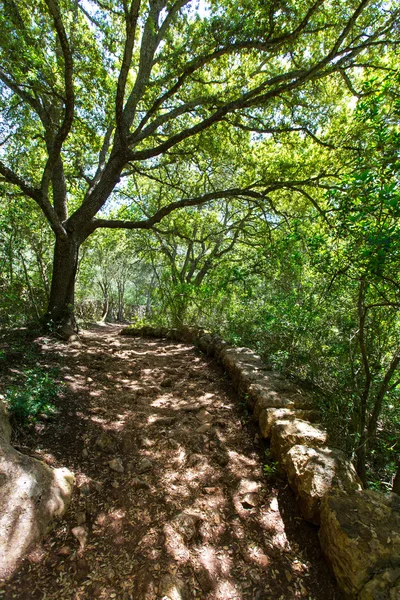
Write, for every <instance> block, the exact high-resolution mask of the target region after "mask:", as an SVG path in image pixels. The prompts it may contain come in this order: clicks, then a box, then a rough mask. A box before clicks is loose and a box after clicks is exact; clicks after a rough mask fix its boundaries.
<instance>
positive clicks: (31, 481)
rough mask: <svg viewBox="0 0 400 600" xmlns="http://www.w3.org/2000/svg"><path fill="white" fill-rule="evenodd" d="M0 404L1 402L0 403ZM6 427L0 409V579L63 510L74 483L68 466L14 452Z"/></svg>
mask: <svg viewBox="0 0 400 600" xmlns="http://www.w3.org/2000/svg"><path fill="white" fill-rule="evenodd" d="M0 404H1V403H0ZM10 431H11V430H10V426H9V423H8V419H7V415H6V412H5V410H4V407H2V406H1V408H0V483H1V485H0V578H5V577H8V576H10V575H12V573H13V572H14V570H15V569H16V567H17V566H18V564H19V561H20V560H21V559H22V558H23V557H24V556H25V554H27V552H28V551H29V550H30V549H31V548H32V546H33V545H34V544H36V543H37V542H38V541H39V540H40V539H41V538H42V537H43V536H44V535H45V534H46V532H47V531H48V529H49V527H50V525H51V522H52V520H53V519H54V518H56V517H60V516H61V515H63V514H64V512H65V511H66V509H67V507H68V504H69V502H70V499H71V495H72V489H73V486H74V475H73V474H72V473H71V472H70V471H69V470H68V469H51V468H50V467H48V466H47V465H46V464H45V463H43V462H41V461H39V460H36V459H35V458H32V457H30V456H25V455H23V454H21V453H20V452H17V451H16V450H15V449H14V448H13V447H12V446H11V445H10Z"/></svg>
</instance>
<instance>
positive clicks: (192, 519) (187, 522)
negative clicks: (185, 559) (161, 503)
mask: <svg viewBox="0 0 400 600" xmlns="http://www.w3.org/2000/svg"><path fill="white" fill-rule="evenodd" d="M199 522H200V518H199V517H198V516H197V515H192V514H190V513H187V512H181V513H179V514H178V515H176V517H175V518H174V519H173V521H172V525H173V528H174V529H175V531H177V532H178V533H179V534H180V535H181V536H182V538H183V539H184V540H185V541H186V542H189V541H190V540H192V539H193V538H194V537H195V536H196V534H197V527H198V524H199Z"/></svg>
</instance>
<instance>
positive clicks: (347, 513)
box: [319, 490, 400, 600]
mask: <svg viewBox="0 0 400 600" xmlns="http://www.w3.org/2000/svg"><path fill="white" fill-rule="evenodd" d="M319 537H320V542H321V547H322V550H323V552H324V554H325V556H326V558H327V560H328V561H329V562H330V564H331V566H332V568H333V571H334V573H335V575H336V579H337V581H338V584H339V587H340V588H341V589H342V590H343V592H344V593H345V595H346V596H347V597H348V598H360V599H361V598H362V600H369V599H370V598H373V599H374V600H375V599H376V600H377V599H378V598H379V599H381V598H382V599H383V598H385V600H387V599H388V598H390V600H392V597H394V598H398V596H397V597H396V596H393V594H395V593H396V592H395V591H393V590H395V589H396V586H397V587H398V577H397V576H396V577H395V578H394V580H393V577H394V574H393V572H391V571H392V570H393V569H394V570H396V569H398V568H400V497H399V496H397V495H396V494H389V495H388V496H385V495H383V494H380V493H379V492H375V491H373V490H364V491H361V492H353V493H352V494H346V493H345V492H339V493H336V494H326V495H325V497H324V498H323V500H322V502H321V527H320V531H319ZM385 571H387V572H388V575H386V576H385V575H384V572H385ZM390 572H391V573H390ZM375 576H378V577H377V579H376V580H375V583H373V580H374V577H375ZM391 578H392V580H393V585H392V583H391V581H390V580H391ZM368 582H370V584H369V585H370V587H369V588H368V585H367V584H368ZM381 586H383V589H384V590H385V592H384V593H385V594H386V595H383V596H379V595H375V596H374V595H373V594H374V593H376V590H377V589H379V587H381ZM390 586H392V589H390ZM363 588H364V589H363ZM362 590H363V593H364V596H359V594H360V593H361V592H362ZM389 590H390V591H389ZM392 592H393V593H392ZM368 594H369V595H368Z"/></svg>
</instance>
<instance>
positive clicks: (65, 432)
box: [0, 326, 339, 600]
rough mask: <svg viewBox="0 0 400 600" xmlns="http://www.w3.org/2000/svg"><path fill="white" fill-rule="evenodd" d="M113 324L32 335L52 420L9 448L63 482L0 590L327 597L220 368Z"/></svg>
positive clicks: (285, 494)
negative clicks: (54, 515)
mask: <svg viewBox="0 0 400 600" xmlns="http://www.w3.org/2000/svg"><path fill="white" fill-rule="evenodd" d="M119 330H120V328H119V327H116V326H97V327H94V328H92V329H90V330H87V331H84V332H83V334H82V336H81V345H78V344H72V345H65V344H63V343H61V342H59V341H57V340H54V339H53V340H51V339H49V338H38V339H36V340H35V342H34V343H35V344H36V347H37V346H39V348H40V362H41V363H43V364H44V365H47V366H49V367H53V366H58V367H59V368H60V371H61V376H62V378H63V380H64V381H65V386H64V387H63V392H62V394H61V395H60V397H59V399H58V406H57V410H58V414H57V418H56V419H51V420H48V421H46V422H44V423H40V424H37V425H36V427H35V429H34V430H33V431H31V432H30V434H29V435H28V434H25V433H23V432H19V433H18V432H17V433H18V435H17V438H16V443H17V447H18V449H20V450H21V451H23V452H25V453H28V454H31V455H33V456H36V457H38V458H41V459H42V460H44V461H45V462H47V463H48V464H50V465H52V466H66V467H68V468H69V469H71V470H72V471H73V472H74V473H75V475H76V482H77V486H76V491H75V493H74V496H73V499H72V502H71V505H70V507H69V509H68V511H67V513H66V514H65V517H64V518H63V519H62V520H61V521H58V522H57V523H56V526H55V527H54V529H53V530H52V531H51V532H50V533H49V535H48V536H47V537H46V539H45V540H44V541H43V543H42V544H40V545H39V546H38V547H37V548H36V549H35V550H34V551H33V552H32V553H31V555H30V556H29V557H28V558H27V559H26V560H25V561H24V562H23V564H22V565H21V567H20V569H19V570H18V572H17V573H16V575H15V576H14V577H13V578H12V579H11V580H10V581H9V582H7V583H3V584H0V598H6V599H7V600H8V599H11V598H18V599H29V600H36V599H37V600H45V599H46V600H50V599H57V600H60V599H67V598H68V599H71V600H72V599H73V600H81V599H92V598H100V599H109V598H110V599H111V598H112V599H114V598H115V599H118V600H129V599H132V600H161V599H162V598H170V599H171V600H181V599H185V600H186V599H187V600H191V599H195V598H198V599H204V600H234V599H235V600H267V599H273V600H280V599H283V600H286V599H297V598H304V599H307V600H334V599H335V600H337V599H338V598H339V594H338V592H337V591H336V588H335V585H334V582H333V580H332V578H331V576H330V574H329V571H328V567H327V565H326V563H325V562H324V560H323V558H322V556H321V552H320V548H319V543H318V536H317V530H316V528H315V527H313V526H312V525H309V524H307V523H306V522H305V521H303V520H302V519H301V518H300V515H299V513H298V512H297V509H296V506H295V501H294V497H293V494H292V493H291V491H290V489H289V488H288V486H287V483H286V482H285V481H284V480H281V479H279V477H278V476H276V475H275V474H274V473H272V474H270V475H268V474H265V473H264V471H263V464H264V463H265V462H266V459H265V446H264V443H263V442H262V440H260V438H259V437H258V434H257V432H256V431H257V430H256V428H255V425H254V423H252V421H251V419H250V418H249V416H248V415H247V413H246V410H245V407H244V405H243V403H241V402H240V400H239V399H238V398H237V396H236V395H235V393H234V391H233V389H232V387H231V385H230V382H229V380H228V379H227V377H226V376H225V375H224V373H223V371H222V370H221V369H220V368H219V367H218V366H217V365H216V364H215V362H214V361H213V360H211V359H207V358H206V357H204V356H203V355H201V354H200V353H199V352H198V351H197V350H196V349H195V348H193V346H190V345H187V344H182V343H176V342H171V341H167V340H150V339H142V338H132V337H123V336H119V335H118V333H119ZM115 469H117V471H116V470H115Z"/></svg>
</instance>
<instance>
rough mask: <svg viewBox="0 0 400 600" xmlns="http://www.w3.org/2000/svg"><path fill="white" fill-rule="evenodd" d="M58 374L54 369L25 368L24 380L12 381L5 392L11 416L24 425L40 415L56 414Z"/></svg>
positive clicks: (36, 419) (29, 423) (34, 420)
mask: <svg viewBox="0 0 400 600" xmlns="http://www.w3.org/2000/svg"><path fill="white" fill-rule="evenodd" d="M56 375H57V373H56V371H55V370H54V369H51V370H46V369H44V368H42V367H32V368H25V369H24V371H23V373H22V380H20V381H18V382H16V381H15V382H14V383H12V384H11V385H10V386H9V387H8V388H7V390H6V392H5V401H6V404H7V406H8V411H9V414H10V418H11V419H12V420H14V421H16V422H18V423H20V424H23V425H32V424H34V423H36V422H37V421H38V420H39V418H40V417H43V416H44V417H50V416H52V415H54V414H55V412H56V409H55V405H54V400H55V398H56V396H57V394H58V392H59V389H60V384H59V383H58V382H57V381H56Z"/></svg>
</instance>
